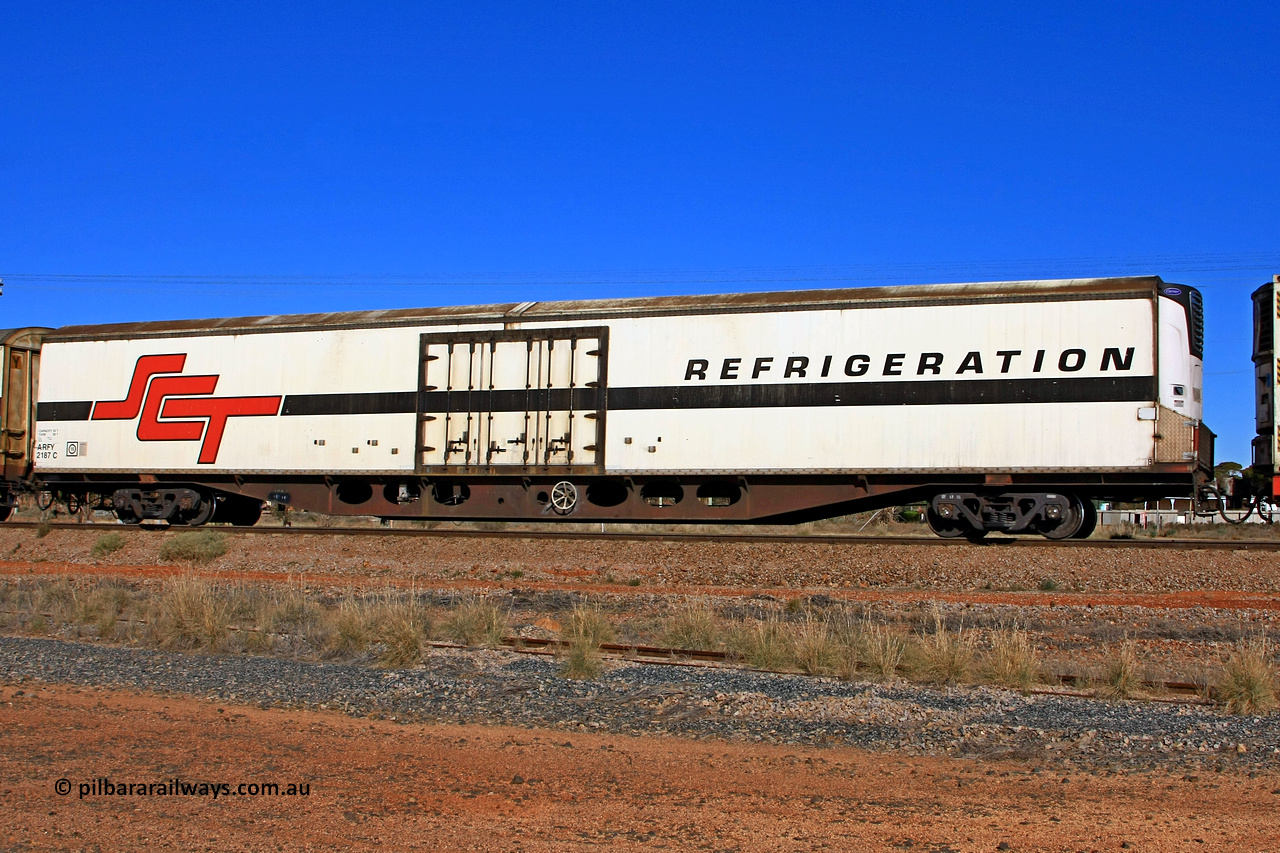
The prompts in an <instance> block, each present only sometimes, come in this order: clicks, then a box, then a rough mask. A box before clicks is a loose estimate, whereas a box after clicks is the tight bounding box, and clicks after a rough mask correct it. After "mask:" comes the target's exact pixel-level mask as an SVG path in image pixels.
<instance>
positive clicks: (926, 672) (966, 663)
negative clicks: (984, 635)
mask: <svg viewBox="0 0 1280 853" xmlns="http://www.w3.org/2000/svg"><path fill="white" fill-rule="evenodd" d="M909 651H910V656H911V671H912V673H913V674H914V675H915V676H916V677H918V678H920V679H922V680H924V681H929V682H932V683H933V684H956V683H957V682H961V681H965V680H966V679H968V677H969V670H970V668H971V667H972V665H973V636H972V635H966V634H965V633H964V629H963V628H961V629H960V630H958V631H949V630H947V625H946V622H945V621H944V620H943V618H942V614H941V613H939V612H937V611H934V614H933V633H932V634H923V633H922V634H921V635H920V637H919V638H918V639H917V640H916V642H915V643H913V644H912V645H911V647H910V649H909Z"/></svg>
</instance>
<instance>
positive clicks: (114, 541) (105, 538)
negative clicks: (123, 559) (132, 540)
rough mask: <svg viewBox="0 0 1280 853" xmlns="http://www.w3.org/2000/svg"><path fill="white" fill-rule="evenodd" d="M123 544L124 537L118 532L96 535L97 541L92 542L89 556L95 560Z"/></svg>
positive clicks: (112, 552)
mask: <svg viewBox="0 0 1280 853" xmlns="http://www.w3.org/2000/svg"><path fill="white" fill-rule="evenodd" d="M124 546H125V538H124V536H123V535H121V534H119V533H104V534H102V535H101V536H99V537H98V541H97V542H94V543H93V547H92V548H91V549H89V556H90V557H93V558H94V559H95V560H100V559H102V558H103V557H107V556H110V555H111V554H114V553H115V552H116V551H119V550H120V549H121V548H123V547H124Z"/></svg>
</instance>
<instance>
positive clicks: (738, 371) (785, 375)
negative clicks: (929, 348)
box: [684, 347, 1137, 382]
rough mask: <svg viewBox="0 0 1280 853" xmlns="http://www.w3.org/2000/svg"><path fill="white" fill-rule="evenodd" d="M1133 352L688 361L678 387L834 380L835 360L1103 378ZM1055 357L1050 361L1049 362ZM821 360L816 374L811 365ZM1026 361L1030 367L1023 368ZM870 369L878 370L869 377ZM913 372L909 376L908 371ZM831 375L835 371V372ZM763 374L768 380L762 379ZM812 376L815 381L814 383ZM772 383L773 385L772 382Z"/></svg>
mask: <svg viewBox="0 0 1280 853" xmlns="http://www.w3.org/2000/svg"><path fill="white" fill-rule="evenodd" d="M1136 351H1137V348H1136V347H1105V348H1104V349H1103V351H1102V354H1101V360H1100V361H1094V360H1093V359H1097V358H1098V354H1097V352H1096V351H1094V353H1093V355H1090V354H1089V352H1087V351H1086V350H1084V349H1081V348H1079V347H1069V348H1067V349H1064V350H1062V351H1060V352H1055V353H1052V354H1051V353H1050V352H1049V351H1048V350H1043V349H1038V350H1034V354H1031V353H1026V354H1024V352H1023V351H1022V350H1020V349H1001V350H996V351H995V352H994V353H991V352H987V353H985V355H986V356H987V358H986V359H985V360H984V358H983V356H984V353H983V352H981V351H979V350H970V351H969V352H966V353H964V354H963V355H961V354H959V353H952V354H950V355H948V354H946V353H941V352H921V353H905V352H890V353H884V354H883V355H873V354H869V353H854V354H852V355H848V356H846V355H843V354H839V355H820V356H808V355H786V356H782V355H778V356H773V355H764V356H729V357H715V358H691V359H689V360H688V362H687V363H686V365H685V370H684V381H685V382H695V381H696V382H704V381H706V379H707V375H708V374H709V373H710V374H711V376H712V378H713V379H715V378H718V379H720V380H721V381H725V382H736V381H743V380H746V379H748V378H750V379H760V378H762V377H763V378H764V379H766V380H769V379H770V378H772V377H775V376H776V377H777V379H779V380H791V381H796V380H801V379H810V378H817V377H821V378H823V379H826V378H828V377H832V376H833V373H834V376H839V375H840V374H839V373H838V372H835V371H833V369H832V368H833V365H839V364H840V363H841V362H840V359H843V364H844V369H843V372H844V375H845V376H849V377H853V378H858V377H861V376H868V377H876V376H904V375H912V374H914V375H915V376H926V377H932V376H937V377H948V376H951V377H963V378H968V377H971V376H988V375H990V374H989V373H988V372H987V369H988V367H989V368H990V370H991V371H992V372H993V373H994V372H996V371H998V372H999V373H1000V374H1002V375H1008V374H1018V373H1021V374H1023V375H1026V372H1027V370H1028V367H1030V373H1032V374H1035V373H1042V372H1044V370H1045V364H1046V359H1047V360H1048V364H1049V365H1050V366H1051V368H1050V369H1051V370H1052V366H1054V365H1056V367H1057V372H1059V373H1078V372H1080V371H1082V370H1084V369H1085V366H1086V365H1089V364H1095V365H1097V366H1098V370H1100V371H1103V372H1109V371H1112V370H1115V371H1125V370H1133V358H1134V353H1135V352H1136ZM1055 356H1056V358H1055ZM819 359H821V364H822V367H821V370H819V369H818V367H817V365H818V363H819V361H818V360H819ZM1028 360H1029V361H1030V362H1031V363H1030V365H1028V363H1027V362H1028ZM713 363H718V364H719V370H718V371H716V372H714V373H713V372H712V368H711V365H712V364H713ZM746 364H750V365H751V370H750V374H751V375H750V377H748V376H747V375H746V367H745V365H746ZM873 366H875V367H877V368H878V370H875V371H873V370H872V368H873ZM913 368H914V370H913ZM836 370H839V368H838V367H837V368H836ZM766 374H768V375H767V376H766ZM814 374H816V375H817V376H816V377H815V376H814ZM775 381H776V380H775Z"/></svg>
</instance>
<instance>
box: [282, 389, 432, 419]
mask: <svg viewBox="0 0 1280 853" xmlns="http://www.w3.org/2000/svg"><path fill="white" fill-rule="evenodd" d="M417 402H418V395H417V394H416V393H414V392H413V391H389V392H381V393H373V394H290V395H289V396H287V397H285V398H284V406H283V407H282V408H281V410H280V414H282V415H399V414H405V413H410V414H411V413H413V412H415V411H417V408H416V404H417Z"/></svg>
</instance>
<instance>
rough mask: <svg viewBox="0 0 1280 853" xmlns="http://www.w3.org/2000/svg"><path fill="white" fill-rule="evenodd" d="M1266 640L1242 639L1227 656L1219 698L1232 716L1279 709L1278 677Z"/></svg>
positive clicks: (1219, 683) (1219, 684)
mask: <svg viewBox="0 0 1280 853" xmlns="http://www.w3.org/2000/svg"><path fill="white" fill-rule="evenodd" d="M1270 652H1271V649H1270V647H1269V644H1268V643H1267V641H1266V639H1265V638H1263V639H1255V640H1241V641H1239V642H1237V643H1236V646H1235V648H1234V649H1232V650H1231V653H1230V654H1229V655H1228V656H1227V661H1226V663H1225V664H1224V665H1223V672H1222V677H1221V679H1220V680H1219V681H1218V691H1217V692H1218V698H1219V699H1221V700H1222V701H1223V702H1224V703H1225V704H1226V706H1227V712H1228V713H1231V714H1265V713H1267V712H1268V711H1270V710H1272V709H1274V708H1275V707H1276V674H1275V670H1273V669H1272V668H1271V661H1270V657H1271V655H1270Z"/></svg>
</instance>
